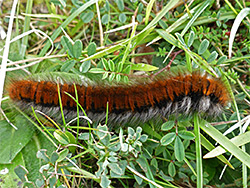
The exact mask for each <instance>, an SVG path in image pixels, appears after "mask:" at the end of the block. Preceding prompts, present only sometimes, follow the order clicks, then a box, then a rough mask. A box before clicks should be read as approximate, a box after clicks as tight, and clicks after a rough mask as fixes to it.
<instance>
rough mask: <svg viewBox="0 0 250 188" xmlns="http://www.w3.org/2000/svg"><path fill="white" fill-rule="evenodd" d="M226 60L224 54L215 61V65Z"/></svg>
mask: <svg viewBox="0 0 250 188" xmlns="http://www.w3.org/2000/svg"><path fill="white" fill-rule="evenodd" d="M226 60H227V56H225V55H223V56H221V57H220V58H219V59H218V61H217V65H220V64H221V63H224V62H225V61H226Z"/></svg>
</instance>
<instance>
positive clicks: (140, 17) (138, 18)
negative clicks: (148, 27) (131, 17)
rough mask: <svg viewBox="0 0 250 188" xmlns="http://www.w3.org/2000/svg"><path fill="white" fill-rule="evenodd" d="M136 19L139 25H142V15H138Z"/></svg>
mask: <svg viewBox="0 0 250 188" xmlns="http://www.w3.org/2000/svg"><path fill="white" fill-rule="evenodd" d="M136 19H137V21H138V22H139V23H141V22H142V20H143V16H142V14H138V15H137V16H136Z"/></svg>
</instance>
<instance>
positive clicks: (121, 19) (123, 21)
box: [119, 13, 127, 23]
mask: <svg viewBox="0 0 250 188" xmlns="http://www.w3.org/2000/svg"><path fill="white" fill-rule="evenodd" d="M126 20H127V16H126V14H124V13H121V14H120V15H119V21H120V22H121V23H125V22H126Z"/></svg>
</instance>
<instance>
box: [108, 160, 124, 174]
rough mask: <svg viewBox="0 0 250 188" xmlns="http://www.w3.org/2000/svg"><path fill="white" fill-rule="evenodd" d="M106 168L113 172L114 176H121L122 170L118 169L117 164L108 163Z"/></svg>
mask: <svg viewBox="0 0 250 188" xmlns="http://www.w3.org/2000/svg"><path fill="white" fill-rule="evenodd" d="M108 167H109V168H110V170H111V171H113V172H114V173H116V174H119V175H123V173H122V169H121V168H120V167H119V165H118V164H117V163H109V164H108Z"/></svg>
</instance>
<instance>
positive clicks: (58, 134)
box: [53, 130, 70, 145]
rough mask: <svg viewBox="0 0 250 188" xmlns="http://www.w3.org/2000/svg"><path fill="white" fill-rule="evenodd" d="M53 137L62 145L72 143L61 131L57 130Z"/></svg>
mask: <svg viewBox="0 0 250 188" xmlns="http://www.w3.org/2000/svg"><path fill="white" fill-rule="evenodd" d="M53 135H54V137H55V138H56V139H57V140H58V142H60V143H61V144H65V145H66V144H69V143H70V140H69V137H68V136H67V135H66V134H65V133H64V132H62V131H61V130H55V132H54V134H53Z"/></svg>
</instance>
